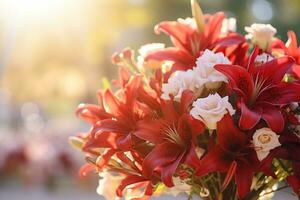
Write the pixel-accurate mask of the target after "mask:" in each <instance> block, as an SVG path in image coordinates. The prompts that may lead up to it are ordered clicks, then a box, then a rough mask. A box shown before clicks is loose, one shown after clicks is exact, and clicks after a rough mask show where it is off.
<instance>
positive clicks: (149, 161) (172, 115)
mask: <svg viewBox="0 0 300 200" xmlns="http://www.w3.org/2000/svg"><path fill="white" fill-rule="evenodd" d="M192 101H193V93H192V92H190V91H188V90H186V91H185V92H183V95H182V98H181V103H180V105H179V112H177V111H176V109H175V107H174V102H173V101H172V100H170V101H164V102H163V104H162V109H163V116H162V118H160V119H157V120H144V121H139V122H138V130H137V131H136V132H135V133H134V134H135V135H136V136H137V137H139V138H141V139H144V140H146V141H149V142H151V143H153V144H155V146H154V148H153V150H152V151H151V152H150V153H149V154H148V155H147V156H146V158H145V160H144V162H143V167H142V168H143V172H144V175H145V176H146V177H151V176H152V174H153V173H154V172H159V173H160V174H161V179H162V181H163V182H164V184H165V185H167V186H168V187H172V186H173V185H174V184H173V181H172V176H173V174H174V173H175V171H176V169H177V167H178V165H179V164H180V163H184V162H186V163H187V164H191V165H195V164H196V162H197V159H196V158H195V157H196V156H195V155H196V153H195V145H194V144H195V142H196V137H197V135H198V134H201V133H202V132H203V130H204V128H205V126H204V124H203V123H202V122H201V121H198V120H195V119H193V118H192V117H191V116H190V115H188V114H187V110H188V106H189V105H190V103H191V102H192Z"/></svg>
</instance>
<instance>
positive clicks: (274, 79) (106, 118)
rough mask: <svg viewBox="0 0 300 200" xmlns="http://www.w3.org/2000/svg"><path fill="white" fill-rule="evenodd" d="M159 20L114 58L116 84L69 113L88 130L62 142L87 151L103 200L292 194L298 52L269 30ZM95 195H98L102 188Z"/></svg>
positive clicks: (201, 20)
mask: <svg viewBox="0 0 300 200" xmlns="http://www.w3.org/2000/svg"><path fill="white" fill-rule="evenodd" d="M191 5H192V13H193V18H186V19H178V20H177V21H164V22H161V23H159V24H158V25H157V26H155V32H156V33H158V34H159V33H161V32H162V33H165V34H167V35H168V36H169V37H170V39H171V41H172V43H173V46H171V47H165V45H164V44H148V45H145V46H143V47H141V49H140V50H139V55H138V56H137V57H136V56H135V55H134V52H133V51H132V50H130V49H128V48H127V49H124V50H123V51H122V52H121V53H116V54H115V55H113V57H112V61H113V63H114V64H116V65H117V66H118V67H119V69H120V70H119V79H118V80H115V81H113V82H112V83H113V84H114V86H113V87H115V88H116V89H115V90H114V91H115V92H112V90H111V89H110V88H108V89H106V90H105V91H99V92H98V104H97V105H93V104H80V105H79V107H78V109H77V114H78V116H79V117H81V118H82V119H84V120H85V121H87V122H89V123H90V124H91V129H90V130H89V131H88V132H87V133H83V134H80V135H79V136H77V137H71V138H70V142H71V143H72V144H73V145H74V146H76V147H79V148H80V150H82V151H83V152H84V153H85V154H86V160H87V164H86V165H84V166H83V167H82V169H81V170H80V174H81V175H85V174H87V173H88V172H89V171H93V170H95V171H96V172H97V173H98V174H99V175H100V177H101V179H100V186H101V187H100V188H98V191H99V192H100V193H101V194H102V195H104V196H105V197H106V198H107V199H114V198H119V197H122V196H123V197H125V198H126V199H148V198H150V197H151V196H152V195H160V194H161V193H163V192H171V193H172V192H173V193H174V192H186V193H187V194H188V195H189V198H192V196H193V195H196V196H199V197H200V198H201V199H208V200H212V199H218V200H221V199H226V200H231V199H232V200H234V199H247V200H248V199H249V200H250V199H260V198H262V197H263V196H265V195H266V194H269V193H272V192H274V191H276V190H280V189H282V188H285V187H289V186H290V187H291V188H292V190H293V192H294V194H295V195H296V196H297V197H298V198H299V197H300V156H299V155H300V134H299V131H300V107H299V104H298V102H300V79H299V78H300V66H299V65H300V48H299V47H298V46H297V38H296V35H295V33H294V32H293V31H289V32H288V41H287V42H286V43H285V42H283V41H282V40H280V39H278V38H277V37H275V34H276V29H275V28H274V27H272V26H271V25H270V24H252V25H251V26H249V27H245V31H246V32H247V35H246V36H244V35H241V34H239V33H237V32H235V31H236V30H235V29H236V28H235V22H236V20H235V19H233V18H229V19H227V18H225V17H224V13H222V12H218V13H216V14H203V13H202V11H201V9H200V6H199V4H197V2H196V1H195V0H192V1H191ZM105 186H106V188H105Z"/></svg>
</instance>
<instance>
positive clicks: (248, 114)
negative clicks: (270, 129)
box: [239, 102, 262, 130]
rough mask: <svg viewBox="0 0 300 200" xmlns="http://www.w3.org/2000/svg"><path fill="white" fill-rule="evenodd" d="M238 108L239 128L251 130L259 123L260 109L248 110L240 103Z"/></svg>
mask: <svg viewBox="0 0 300 200" xmlns="http://www.w3.org/2000/svg"><path fill="white" fill-rule="evenodd" d="M240 107H241V117H240V121H239V127H240V128H242V129H246V130H249V129H252V128H253V127H254V126H255V125H256V124H257V123H258V122H259V120H260V118H261V114H262V110H261V109H260V108H256V109H254V110H250V109H249V108H248V107H247V105H245V103H244V102H241V104H240Z"/></svg>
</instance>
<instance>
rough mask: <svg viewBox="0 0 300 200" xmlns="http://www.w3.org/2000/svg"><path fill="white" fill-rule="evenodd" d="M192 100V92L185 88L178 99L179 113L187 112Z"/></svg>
mask: <svg viewBox="0 0 300 200" xmlns="http://www.w3.org/2000/svg"><path fill="white" fill-rule="evenodd" d="M193 100H194V92H193V91H191V90H185V91H183V92H182V95H181V99H180V113H187V112H188V110H189V108H190V106H191V104H192V103H193Z"/></svg>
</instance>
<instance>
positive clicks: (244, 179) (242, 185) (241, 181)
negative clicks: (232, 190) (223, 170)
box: [235, 163, 253, 199]
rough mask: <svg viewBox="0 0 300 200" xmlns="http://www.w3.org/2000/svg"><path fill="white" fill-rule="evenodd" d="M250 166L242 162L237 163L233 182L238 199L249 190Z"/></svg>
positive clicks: (251, 176)
mask: <svg viewBox="0 0 300 200" xmlns="http://www.w3.org/2000/svg"><path fill="white" fill-rule="evenodd" d="M252 178H253V170H252V167H251V166H249V165H246V164H243V163H238V167H237V168H236V174H235V182H236V185H237V192H238V197H239V199H243V198H244V197H245V196H246V195H247V194H248V193H249V192H250V187H251V184H252Z"/></svg>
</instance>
